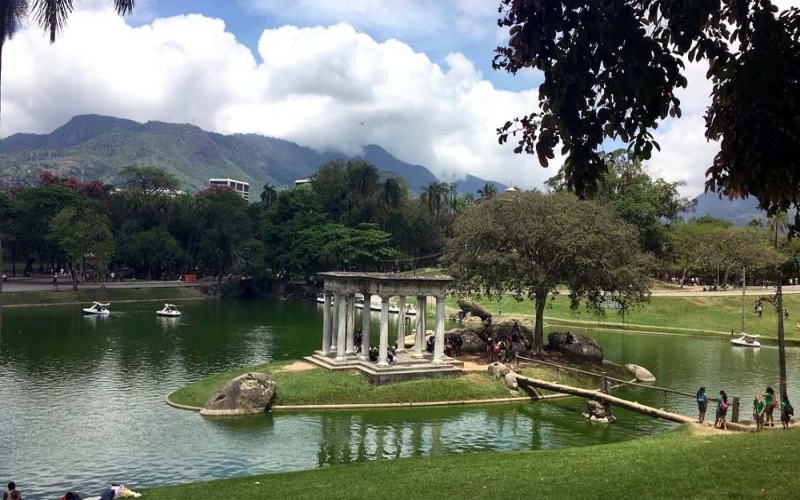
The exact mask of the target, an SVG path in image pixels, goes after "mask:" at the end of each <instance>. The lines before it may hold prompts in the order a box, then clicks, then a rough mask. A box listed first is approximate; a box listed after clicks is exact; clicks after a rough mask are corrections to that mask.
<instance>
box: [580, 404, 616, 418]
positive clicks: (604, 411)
mask: <svg viewBox="0 0 800 500" xmlns="http://www.w3.org/2000/svg"><path fill="white" fill-rule="evenodd" d="M583 417H584V418H588V419H589V420H591V421H592V422H600V423H602V424H613V423H614V422H616V421H617V418H616V417H615V416H614V415H612V414H611V406H609V405H605V404H603V403H600V402H598V401H593V400H589V401H587V402H586V411H585V412H583Z"/></svg>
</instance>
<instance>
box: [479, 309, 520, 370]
mask: <svg viewBox="0 0 800 500" xmlns="http://www.w3.org/2000/svg"><path fill="white" fill-rule="evenodd" d="M491 324H492V318H489V319H488V320H487V322H486V324H484V332H485V331H486V329H487V327H488V326H491ZM484 342H485V343H486V363H487V364H492V363H494V362H495V361H499V362H500V363H508V362H510V361H512V360H513V359H514V344H516V343H518V342H520V333H519V322H517V321H514V325H513V326H512V327H511V333H508V332H506V331H505V330H501V331H500V332H499V334H498V335H485V340H484Z"/></svg>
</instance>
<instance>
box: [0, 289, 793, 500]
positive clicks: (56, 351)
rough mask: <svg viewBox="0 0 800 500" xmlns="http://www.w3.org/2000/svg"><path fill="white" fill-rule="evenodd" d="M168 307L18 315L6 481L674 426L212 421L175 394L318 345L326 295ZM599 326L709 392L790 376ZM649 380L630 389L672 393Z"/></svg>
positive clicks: (438, 417)
mask: <svg viewBox="0 0 800 500" xmlns="http://www.w3.org/2000/svg"><path fill="white" fill-rule="evenodd" d="M158 306H159V304H155V303H149V304H131V305H118V306H114V307H113V313H112V314H111V315H110V316H109V317H106V318H100V317H84V316H83V315H82V314H81V313H80V308H79V307H71V306H69V307H67V306H65V307H43V308H35V309H7V310H6V311H5V312H4V313H3V318H2V321H3V322H2V330H0V443H3V444H2V448H3V452H2V453H0V483H5V482H6V481H8V480H15V481H16V482H17V484H18V485H19V486H20V488H21V489H22V491H23V493H24V494H25V497H26V498H44V497H54V496H56V495H61V494H63V493H64V491H66V490H67V489H76V490H78V491H80V492H84V493H87V494H90V493H95V492H99V491H100V489H101V488H102V487H103V485H107V484H109V483H110V482H112V481H124V482H126V484H128V485H130V486H132V487H134V488H143V487H148V486H156V485H163V484H174V483H180V482H189V481H198V480H207V479H212V478H222V477H231V476H237V475H248V474H255V473H262V472H276V471H285V470H296V469H310V468H315V467H324V466H327V465H331V464H338V463H348V462H354V461H362V460H376V459H388V458H395V457H406V456H416V455H435V454H443V453H459V452H477V451H488V450H514V449H542V448H557V447H570V446H585V445H591V444H599V443H607V442H614V441H621V440H626V439H632V438H635V437H637V436H641V435H646V434H652V433H656V432H661V431H663V430H665V429H668V428H670V427H671V424H669V423H666V422H661V421H657V420H652V419H649V418H645V417H641V416H638V415H634V414H630V413H627V412H623V411H617V412H616V414H617V416H618V417H619V418H620V421H619V422H618V423H617V424H615V425H613V426H602V425H597V424H591V423H589V422H587V421H585V420H583V419H582V418H581V417H580V416H579V412H580V410H581V407H582V402H581V401H579V400H576V399H565V400H558V401H556V402H548V403H531V404H527V403H526V404H518V405H504V406H486V407H468V408H438V409H414V410H407V409H403V410H376V411H358V412H351V411H337V412H318V413H315V412H311V413H275V414H266V415H256V416H251V417H243V418H233V419H206V418H202V417H200V416H199V415H198V414H196V413H193V412H188V411H181V410H176V409H173V408H170V407H168V406H167V405H166V404H165V403H164V396H165V395H166V394H167V393H169V392H171V391H172V390H174V389H176V388H178V387H180V386H182V385H184V384H186V383H187V382H189V381H192V380H196V379H197V378H200V377H203V376H205V375H207V374H210V373H215V372H219V371H223V370H227V369H230V368H234V367H238V366H242V365H251V364H258V363H264V362H268V361H271V360H273V359H293V358H298V357H300V356H303V355H306V354H308V353H310V352H311V351H312V350H314V349H316V348H318V344H320V331H321V324H322V314H321V309H319V308H318V307H317V305H316V304H315V303H313V302H292V301H280V300H270V301H261V302H251V303H230V302H227V303H226V302H219V301H208V302H194V303H188V304H186V305H184V306H183V307H182V310H183V312H184V316H183V317H182V318H180V319H177V320H174V319H164V318H157V317H155V315H154V311H155V309H157V308H158ZM393 326H394V325H393ZM373 331H378V329H377V322H376V323H375V324H374V326H373ZM391 335H394V333H390V336H391ZM593 336H595V337H596V338H597V339H598V340H599V341H600V343H601V344H602V345H603V346H604V347H605V350H606V355H607V357H608V358H610V359H613V360H616V361H621V362H634V363H639V364H642V365H644V366H646V367H648V368H649V369H651V370H652V371H653V372H654V373H655V375H656V377H657V378H658V384H659V385H662V386H666V387H672V388H676V389H685V390H687V391H694V390H696V387H697V386H698V385H699V384H701V383H702V384H705V385H706V386H707V387H708V388H709V389H710V390H718V389H719V388H723V389H726V390H727V391H728V393H729V394H731V395H734V394H738V395H741V396H743V401H749V398H751V397H752V395H753V394H755V392H756V391H761V390H763V388H764V386H765V385H766V384H771V385H774V386H777V373H778V368H777V349H775V348H773V347H762V348H761V349H760V351H753V350H745V349H734V348H732V347H731V346H730V344H729V343H727V342H725V341H719V340H711V339H709V340H704V339H686V338H681V337H655V336H635V335H623V334H609V333H602V334H593ZM798 358H800V351H798V350H796V349H789V350H788V352H787V361H788V365H789V384H790V397H791V396H792V395H794V396H796V397H800V394H796V393H795V391H796V390H797V387H796V386H795V385H793V382H794V381H796V380H798V375H800V374H799V373H798V368H797V366H798V363H797V361H798ZM650 392H652V391H640V392H625V393H622V394H623V395H624V396H630V397H633V398H635V399H637V400H639V401H641V402H651V403H652V402H656V401H660V399H659V398H658V396H654V395H653V394H650ZM668 406H669V407H670V408H671V409H673V410H679V411H683V412H687V413H688V414H693V413H694V411H695V410H694V402H693V401H692V400H691V399H689V398H685V399H680V398H675V397H671V398H670V399H669V401H668ZM743 413H744V414H746V413H748V411H744V412H743Z"/></svg>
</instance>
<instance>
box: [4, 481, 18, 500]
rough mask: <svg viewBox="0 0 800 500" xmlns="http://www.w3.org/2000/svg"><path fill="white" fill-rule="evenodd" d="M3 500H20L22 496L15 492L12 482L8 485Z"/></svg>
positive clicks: (14, 484)
mask: <svg viewBox="0 0 800 500" xmlns="http://www.w3.org/2000/svg"><path fill="white" fill-rule="evenodd" d="M3 500H22V494H21V493H20V492H19V491H18V490H17V485H16V483H14V481H11V482H10V483H8V490H7V491H5V492H4V493H3Z"/></svg>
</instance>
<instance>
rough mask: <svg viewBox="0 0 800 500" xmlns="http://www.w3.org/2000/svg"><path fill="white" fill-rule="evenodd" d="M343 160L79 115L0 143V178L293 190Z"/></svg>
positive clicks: (384, 154) (369, 151)
mask: <svg viewBox="0 0 800 500" xmlns="http://www.w3.org/2000/svg"><path fill="white" fill-rule="evenodd" d="M360 156H361V157H363V158H364V159H365V160H367V161H369V162H371V163H373V164H374V165H375V166H376V167H377V168H378V169H379V170H381V171H385V172H394V173H395V174H397V175H399V176H400V177H403V178H404V179H406V181H408V184H409V186H410V187H411V189H412V190H413V191H414V192H416V193H419V192H421V190H422V188H423V187H425V186H427V185H428V184H430V183H431V182H437V181H438V179H437V178H436V176H435V175H433V174H432V173H431V172H430V170H428V169H427V168H425V167H424V166H422V165H412V164H410V163H406V162H404V161H402V160H399V159H397V158H396V157H394V156H393V155H392V154H390V153H389V152H388V151H387V150H386V149H384V148H383V147H382V146H380V145H377V144H367V145H365V146H364V147H363V148H362V150H361V155H360ZM347 158H348V155H345V154H342V153H337V152H332V151H323V152H320V151H315V150H313V149H310V148H306V147H303V146H300V145H298V144H296V143H294V142H291V141H287V140H284V139H276V138H272V137H266V136H262V135H258V134H232V135H224V134H219V133H214V132H208V131H206V130H203V129H202V128H200V127H198V126H196V125H194V124H189V123H182V124H176V123H168V122H162V121H157V120H153V121H148V122H146V123H144V124H142V123H139V122H136V121H133V120H128V119H124V118H115V117H111V116H103V115H97V114H84V115H76V116H74V117H72V118H71V119H70V120H69V121H67V123H65V124H64V125H62V126H60V127H58V128H57V129H56V130H54V131H53V132H51V133H49V134H14V135H12V136H9V137H7V138H5V139H3V140H2V141H0V177H3V176H8V177H10V178H12V179H17V180H20V181H22V182H28V183H35V182H36V179H37V178H38V174H39V172H40V171H42V170H48V171H51V172H54V173H56V175H59V176H62V177H67V176H75V177H77V178H79V179H82V180H89V179H95V178H97V179H101V180H103V181H105V182H113V181H114V180H116V173H117V172H118V171H119V170H120V169H121V168H123V167H126V166H130V165H155V166H158V167H160V168H163V169H165V170H167V171H168V172H171V173H172V174H174V175H175V176H176V177H177V178H178V179H179V180H180V181H181V184H182V187H183V188H185V189H187V188H188V189H203V188H204V187H205V186H206V185H207V183H208V179H209V178H212V177H231V178H236V179H240V180H243V181H247V182H250V184H251V185H252V186H253V188H252V189H260V187H261V186H262V185H264V184H266V183H270V184H274V185H277V186H293V185H294V181H295V180H297V179H305V178H307V177H308V176H310V175H312V174H314V173H315V172H316V171H317V170H318V169H319V167H320V165H322V164H323V163H326V162H329V161H332V160H336V159H347ZM485 183H486V181H485V180H483V179H479V178H477V177H474V176H467V177H466V179H464V180H462V181H458V182H457V186H458V190H459V192H460V193H462V194H463V193H473V194H474V193H475V191H477V189H480V188H481V187H483V185H484V184H485ZM495 184H496V185H497V186H498V190H501V189H505V186H502V185H501V184H499V183H495Z"/></svg>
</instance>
